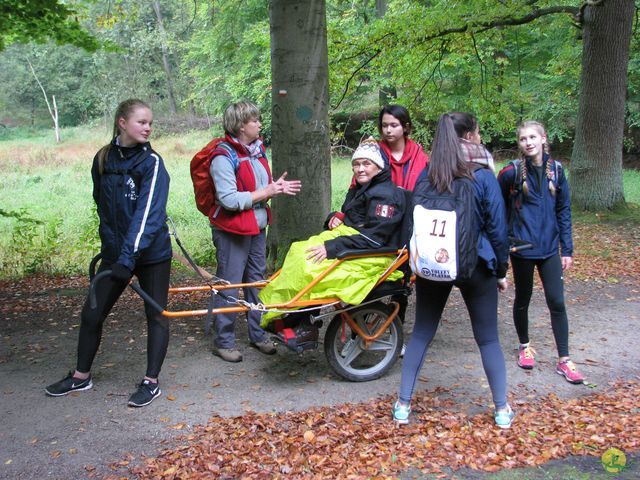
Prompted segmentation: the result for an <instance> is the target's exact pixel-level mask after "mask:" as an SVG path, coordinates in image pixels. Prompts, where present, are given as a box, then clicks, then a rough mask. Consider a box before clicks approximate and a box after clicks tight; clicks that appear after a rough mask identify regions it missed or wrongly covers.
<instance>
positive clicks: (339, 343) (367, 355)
mask: <svg viewBox="0 0 640 480" xmlns="http://www.w3.org/2000/svg"><path fill="white" fill-rule="evenodd" d="M392 311H393V305H387V304H385V303H382V302H375V303H371V304H368V305H363V306H362V307H359V308H357V309H354V310H351V312H350V313H351V316H352V317H353V319H354V320H355V322H356V323H357V324H358V326H359V327H360V328H361V329H362V331H363V332H365V333H366V334H367V335H371V334H373V333H374V332H375V331H377V330H378V328H380V325H382V324H383V323H384V322H385V321H386V320H387V318H388V317H389V315H390V314H391V312H392ZM402 343H403V335H402V323H401V322H400V319H399V318H398V317H396V318H394V319H393V322H391V323H390V324H389V326H388V327H387V328H386V329H385V331H384V333H383V334H382V336H380V337H379V338H378V339H377V340H375V341H373V342H371V343H370V344H369V346H368V347H365V342H364V340H363V338H362V337H360V336H359V335H358V334H357V333H356V332H355V331H353V330H352V329H351V327H350V326H349V324H348V323H347V322H345V321H343V320H342V318H341V316H340V315H336V316H335V317H333V320H331V323H330V324H329V326H328V327H327V331H326V332H325V334H324V353H325V355H326V357H327V361H328V362H329V365H331V368H333V369H334V370H335V372H336V373H337V374H338V375H340V376H341V377H343V378H346V379H347V380H350V381H352V382H367V381H369V380H375V379H376V378H380V377H381V376H383V375H384V374H385V373H387V371H388V370H389V369H390V368H391V367H392V366H393V364H394V363H395V362H396V360H397V359H398V355H400V350H402Z"/></svg>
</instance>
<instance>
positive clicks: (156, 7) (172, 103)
mask: <svg viewBox="0 0 640 480" xmlns="http://www.w3.org/2000/svg"><path fill="white" fill-rule="evenodd" d="M153 11H154V12H155V14H156V19H157V20H158V31H159V32H160V35H161V38H160V48H161V49H162V68H163V69H164V74H165V76H166V77H167V92H168V95H169V109H170V110H171V113H173V114H174V115H175V113H176V112H177V111H178V105H177V103H176V96H175V94H174V89H173V75H172V73H171V64H170V63H169V49H168V48H167V34H166V31H165V29H164V22H163V20H162V12H161V11H160V2H158V0H155V1H154V2H153Z"/></svg>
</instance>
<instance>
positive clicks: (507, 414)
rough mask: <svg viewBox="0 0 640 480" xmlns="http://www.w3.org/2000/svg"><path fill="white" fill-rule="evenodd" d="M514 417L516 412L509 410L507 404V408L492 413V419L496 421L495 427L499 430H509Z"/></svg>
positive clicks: (509, 407)
mask: <svg viewBox="0 0 640 480" xmlns="http://www.w3.org/2000/svg"><path fill="white" fill-rule="evenodd" d="M515 416H516V412H514V411H513V410H512V409H511V406H509V404H507V408H505V409H502V410H496V411H495V412H494V417H493V418H494V419H495V421H496V425H497V426H498V427H500V428H511V423H513V417H515Z"/></svg>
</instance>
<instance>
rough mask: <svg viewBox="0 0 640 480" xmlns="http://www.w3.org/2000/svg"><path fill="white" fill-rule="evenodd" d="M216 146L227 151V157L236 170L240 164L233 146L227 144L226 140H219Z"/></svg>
mask: <svg viewBox="0 0 640 480" xmlns="http://www.w3.org/2000/svg"><path fill="white" fill-rule="evenodd" d="M218 147H220V148H222V149H223V150H224V151H225V152H227V154H228V155H227V157H228V158H229V159H230V160H231V163H232V164H233V169H234V170H235V171H236V172H237V171H238V167H239V166H240V160H239V159H238V153H237V152H236V150H235V148H233V147H232V146H231V145H229V144H228V143H227V142H220V143H219V144H218Z"/></svg>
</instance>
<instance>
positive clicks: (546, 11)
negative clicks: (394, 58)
mask: <svg viewBox="0 0 640 480" xmlns="http://www.w3.org/2000/svg"><path fill="white" fill-rule="evenodd" d="M600 1H602V0H600ZM530 3H531V4H534V3H535V2H534V1H531V2H530ZM579 12H580V8H578V7H572V6H570V5H558V6H555V7H547V8H540V9H536V10H534V11H532V12H531V13H528V14H527V15H523V16H522V17H517V18H514V17H502V18H496V19H494V20H491V21H478V22H473V21H471V22H467V23H466V24H464V25H462V26H460V27H453V28H447V29H445V30H441V31H439V32H438V33H434V34H433V35H429V36H426V37H423V38H422V39H421V41H420V42H421V43H422V42H428V41H430V40H435V39H436V38H440V37H446V36H447V35H451V34H453V33H465V32H466V31H468V30H472V31H475V32H476V33H481V32H484V31H486V30H491V29H492V28H498V27H508V26H515V25H524V24H526V23H531V22H533V21H534V20H536V19H538V18H541V17H544V16H546V15H553V14H556V13H568V14H571V15H573V16H574V17H575V16H576V15H577V14H578V13H579Z"/></svg>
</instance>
